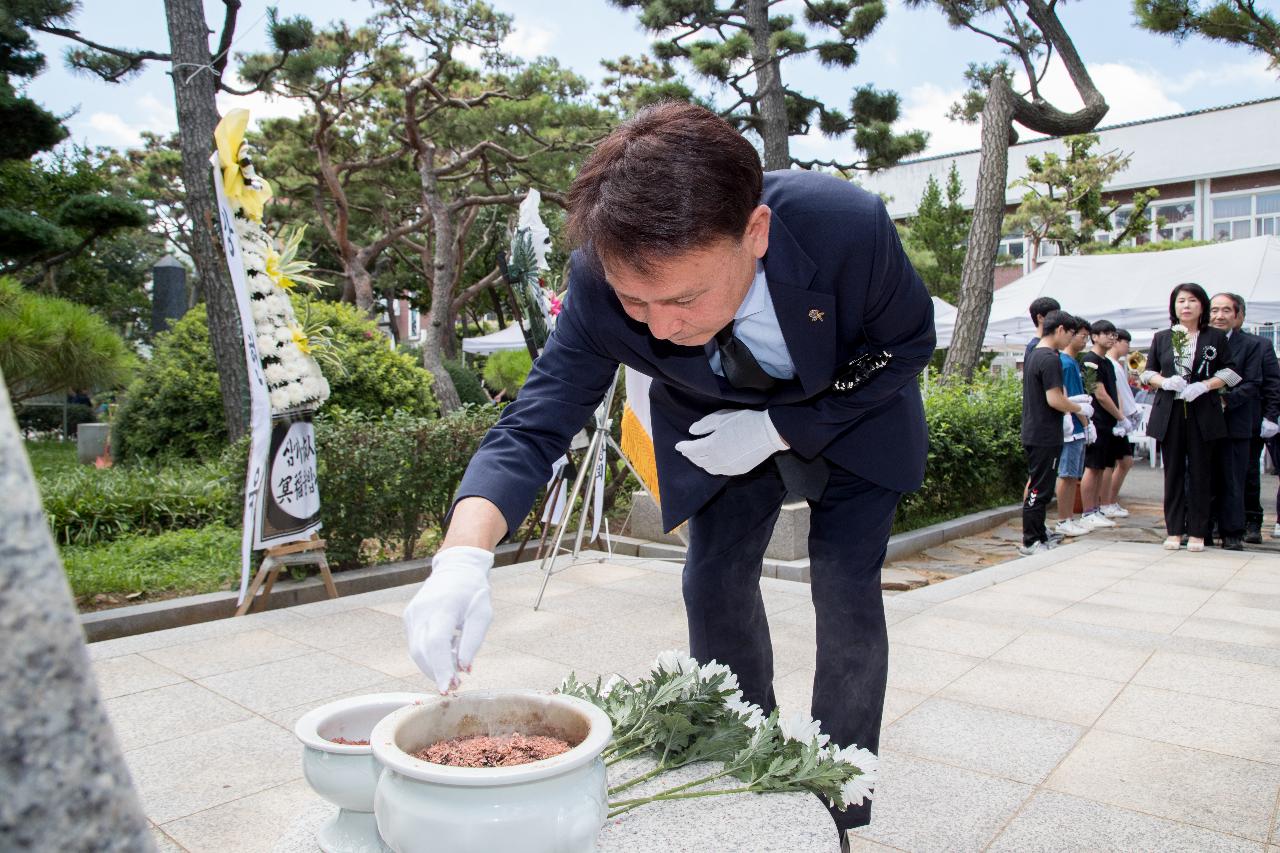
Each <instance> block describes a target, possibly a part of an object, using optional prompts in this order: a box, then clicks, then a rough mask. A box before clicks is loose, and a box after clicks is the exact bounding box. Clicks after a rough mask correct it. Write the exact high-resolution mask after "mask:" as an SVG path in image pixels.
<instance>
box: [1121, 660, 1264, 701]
mask: <svg viewBox="0 0 1280 853" xmlns="http://www.w3.org/2000/svg"><path fill="white" fill-rule="evenodd" d="M1133 683H1134V684H1144V685H1146V686H1148V687H1161V688H1164V689H1166V690H1176V691H1178V692H1180V693H1195V694H1198V695H1200V696H1210V697H1213V698H1215V699H1226V700H1229V701H1232V702H1244V703H1248V704H1253V705H1265V706H1266V707H1268V708H1276V709H1280V668H1277V667H1273V666H1265V665H1263V664H1256V663H1249V662H1248V661H1238V660H1223V659H1222V658H1217V657H1205V656H1203V655H1188V654H1182V653H1180V652H1173V651H1157V652H1156V653H1155V654H1153V655H1152V656H1151V659H1150V660H1148V661H1147V663H1146V664H1145V665H1144V666H1143V667H1142V669H1141V670H1139V671H1138V673H1137V675H1135V676H1134V677H1133Z"/></svg>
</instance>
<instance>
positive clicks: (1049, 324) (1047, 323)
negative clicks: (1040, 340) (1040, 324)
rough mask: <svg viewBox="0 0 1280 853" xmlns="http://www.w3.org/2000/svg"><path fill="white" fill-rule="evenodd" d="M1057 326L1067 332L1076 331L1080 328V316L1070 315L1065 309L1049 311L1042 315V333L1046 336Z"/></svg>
mask: <svg viewBox="0 0 1280 853" xmlns="http://www.w3.org/2000/svg"><path fill="white" fill-rule="evenodd" d="M1059 326H1061V327H1062V328H1064V329H1066V330H1067V331H1068V332H1072V333H1074V332H1077V331H1079V330H1080V318H1079V317H1072V316H1071V315H1070V314H1068V313H1067V312H1066V311H1050V312H1049V313H1048V314H1046V315H1045V316H1044V334H1045V336H1046V337H1047V336H1049V335H1052V334H1053V333H1054V332H1056V331H1057V330H1058V327H1059Z"/></svg>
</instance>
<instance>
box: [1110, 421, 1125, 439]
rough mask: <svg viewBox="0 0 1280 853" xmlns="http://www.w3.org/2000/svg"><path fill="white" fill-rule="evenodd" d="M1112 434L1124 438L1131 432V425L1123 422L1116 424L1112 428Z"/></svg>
mask: <svg viewBox="0 0 1280 853" xmlns="http://www.w3.org/2000/svg"><path fill="white" fill-rule="evenodd" d="M1111 434H1112V435H1114V436H1115V437H1116V438H1124V437H1125V436H1126V435H1128V434H1129V427H1128V426H1126V425H1125V424H1123V423H1119V424H1116V425H1115V426H1113V427H1112V428H1111Z"/></svg>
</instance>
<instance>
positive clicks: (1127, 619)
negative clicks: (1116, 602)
mask: <svg viewBox="0 0 1280 853" xmlns="http://www.w3.org/2000/svg"><path fill="white" fill-rule="evenodd" d="M1090 597H1091V598H1092V596H1090ZM1054 618H1055V619H1065V620H1067V621H1068V622H1086V623H1088V624H1090V625H1108V626H1112V627H1116V628H1130V629H1134V630H1138V631H1147V632H1150V633H1153V634H1170V633H1173V631H1174V629H1176V628H1177V627H1178V626H1179V625H1181V624H1182V623H1183V622H1184V621H1186V618H1187V616H1186V614H1171V613H1151V612H1149V611H1140V610H1133V609H1132V608H1130V607H1128V606H1123V607H1114V606H1112V605H1109V604H1093V603H1091V602H1089V601H1082V602H1080V603H1079V604H1073V605H1071V606H1070V607H1068V608H1067V609H1066V610H1063V611H1062V612H1061V613H1058V614H1056V615H1055V617H1054Z"/></svg>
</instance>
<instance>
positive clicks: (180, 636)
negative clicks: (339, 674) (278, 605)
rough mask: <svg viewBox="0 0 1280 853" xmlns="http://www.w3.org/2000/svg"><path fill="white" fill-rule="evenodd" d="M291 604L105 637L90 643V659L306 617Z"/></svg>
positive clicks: (140, 650)
mask: <svg viewBox="0 0 1280 853" xmlns="http://www.w3.org/2000/svg"><path fill="white" fill-rule="evenodd" d="M296 609H297V608H295V607H288V608H283V609H280V610H268V611H267V612H266V613H250V614H248V615H247V616H240V617H237V618H235V619H215V620H213V621H212V622H199V623H197V624H195V625H184V626H182V627H181V628H167V629H165V630H163V631H151V632H149V633H146V634H135V635H133V636H131V637H120V638H118V639H115V640H102V641H101V642H97V643H90V644H89V659H90V660H95V661H96V660H106V659H107V658H113V657H120V656H121V655H130V654H137V653H138V652H145V651H150V650H151V649H164V648H168V647H169V646H176V645H180V644H183V643H194V642H196V641H197V640H210V639H213V638H215V637H230V636H233V635H235V634H240V633H243V632H245V631H257V630H260V629H263V628H270V627H272V626H275V625H281V624H284V623H286V622H298V621H301V620H302V618H303V617H301V616H299V615H298V614H297V613H295V612H294V611H295V610H296Z"/></svg>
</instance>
